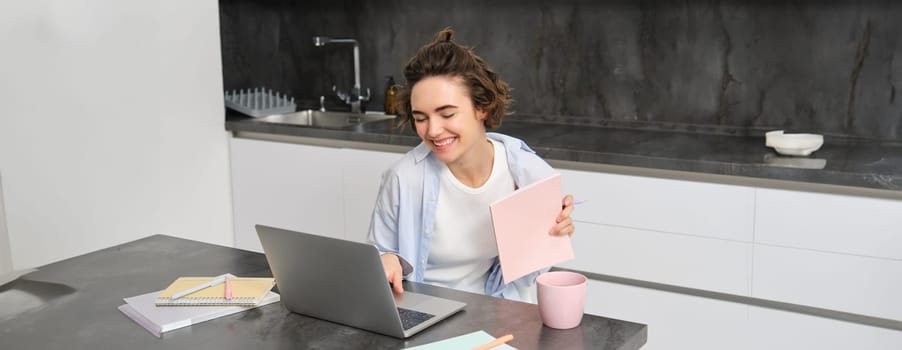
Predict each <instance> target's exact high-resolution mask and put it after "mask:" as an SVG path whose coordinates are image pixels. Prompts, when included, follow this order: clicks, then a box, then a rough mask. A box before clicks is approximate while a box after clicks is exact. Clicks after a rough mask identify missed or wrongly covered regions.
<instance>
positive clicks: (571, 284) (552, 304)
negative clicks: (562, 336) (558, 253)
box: [536, 271, 588, 329]
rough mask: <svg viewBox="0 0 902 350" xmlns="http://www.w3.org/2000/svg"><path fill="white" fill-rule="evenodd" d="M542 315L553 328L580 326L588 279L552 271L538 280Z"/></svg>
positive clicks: (569, 273) (543, 320)
mask: <svg viewBox="0 0 902 350" xmlns="http://www.w3.org/2000/svg"><path fill="white" fill-rule="evenodd" d="M536 283H537V288H538V290H537V292H538V299H539V315H541V316H542V323H544V324H545V325H546V326H548V327H551V328H557V329H569V328H573V327H576V326H579V323H580V322H581V321H582V319H583V310H584V309H585V306H586V285H588V279H586V276H583V275H580V274H578V273H576V272H570V271H552V272H546V273H543V274H541V275H539V278H537V279H536Z"/></svg>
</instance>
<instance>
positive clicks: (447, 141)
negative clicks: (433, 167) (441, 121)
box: [432, 137, 454, 147]
mask: <svg viewBox="0 0 902 350" xmlns="http://www.w3.org/2000/svg"><path fill="white" fill-rule="evenodd" d="M453 141H454V138H453V137H451V138H447V139H444V140H435V141H432V143H434V144H435V145H436V146H439V147H441V146H447V145H449V144H451V142H453Z"/></svg>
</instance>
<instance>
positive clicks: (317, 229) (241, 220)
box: [230, 138, 345, 252]
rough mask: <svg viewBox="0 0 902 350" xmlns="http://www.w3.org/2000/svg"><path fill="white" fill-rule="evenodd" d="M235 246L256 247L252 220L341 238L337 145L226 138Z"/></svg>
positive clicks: (259, 249) (340, 160)
mask: <svg viewBox="0 0 902 350" xmlns="http://www.w3.org/2000/svg"><path fill="white" fill-rule="evenodd" d="M230 151H231V170H232V205H233V218H234V220H235V221H234V224H235V247H236V248H240V249H247V250H253V251H258V252H259V251H262V248H261V246H260V241H259V239H258V238H257V233H256V231H255V230H254V225H256V224H263V225H268V226H275V227H280V228H285V229H290V230H295V231H301V232H307V233H312V234H318V235H323V236H329V237H337V238H344V225H345V218H344V206H343V204H342V198H343V194H342V176H341V175H342V174H341V169H342V163H341V162H342V159H341V156H342V153H341V149H338V148H330V147H319V146H309V145H300V144H293V143H284V142H272V141H262V140H250V139H242V138H230Z"/></svg>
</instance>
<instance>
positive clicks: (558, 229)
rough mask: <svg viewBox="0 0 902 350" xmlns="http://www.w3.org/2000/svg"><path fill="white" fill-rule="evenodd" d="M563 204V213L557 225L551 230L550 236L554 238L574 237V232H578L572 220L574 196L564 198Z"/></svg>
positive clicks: (559, 216) (558, 218) (559, 215)
mask: <svg viewBox="0 0 902 350" xmlns="http://www.w3.org/2000/svg"><path fill="white" fill-rule="evenodd" d="M561 204H562V206H563V209H561V213H560V214H558V216H557V223H556V224H554V227H552V228H551V231H550V232H549V234H550V235H552V236H562V235H567V236H573V231H575V230H576V228H575V227H573V220H571V219H570V212H572V211H573V196H571V195H569V194H568V195H566V196H564V200H563V201H562V202H561Z"/></svg>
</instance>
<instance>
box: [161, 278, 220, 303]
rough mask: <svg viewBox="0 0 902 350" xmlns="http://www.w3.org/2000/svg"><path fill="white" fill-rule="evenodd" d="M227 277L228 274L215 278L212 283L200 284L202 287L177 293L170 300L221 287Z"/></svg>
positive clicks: (198, 286)
mask: <svg viewBox="0 0 902 350" xmlns="http://www.w3.org/2000/svg"><path fill="white" fill-rule="evenodd" d="M227 276H228V274H225V275H220V276H217V277H216V278H214V279H213V280H212V281H210V282H207V283H203V284H200V285H197V286H194V287H191V288H188V289H186V290H183V291H181V292H178V293H175V294H173V295H172V296H171V297H169V299H172V300H175V299H178V298H181V297H183V296H186V295H188V294H191V293H194V292H197V291H199V290H203V289H207V288H210V287H212V286H216V285H220V284H222V283H223V282H225V279H226V277H227Z"/></svg>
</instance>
